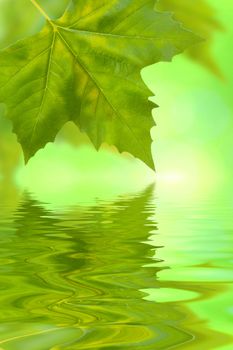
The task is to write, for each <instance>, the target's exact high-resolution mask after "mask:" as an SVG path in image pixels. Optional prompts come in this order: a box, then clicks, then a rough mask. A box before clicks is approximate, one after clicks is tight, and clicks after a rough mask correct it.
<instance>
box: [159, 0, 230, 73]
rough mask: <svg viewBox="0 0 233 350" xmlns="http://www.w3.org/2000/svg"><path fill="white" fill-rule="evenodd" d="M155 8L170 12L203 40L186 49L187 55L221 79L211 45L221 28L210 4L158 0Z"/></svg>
mask: <svg viewBox="0 0 233 350" xmlns="http://www.w3.org/2000/svg"><path fill="white" fill-rule="evenodd" d="M157 8H158V9H160V10H163V11H171V12H172V13H173V14H174V18H175V19H176V20H177V21H180V22H181V23H183V25H184V26H185V27H186V28H188V29H190V30H191V31H192V32H194V33H196V34H197V35H199V36H200V37H202V38H204V39H205V41H203V42H201V43H199V44H198V45H195V46H193V47H191V48H190V49H188V51H187V54H188V55H189V56H190V57H191V58H193V59H195V60H197V61H198V62H199V63H201V64H203V65H204V66H206V67H207V68H208V69H210V70H211V71H212V72H213V73H214V74H216V75H218V76H220V77H221V76H222V73H221V71H220V69H219V67H218V65H217V64H216V62H215V60H214V58H213V57H212V53H211V44H212V39H213V36H214V34H215V32H217V31H219V30H222V29H223V27H222V25H221V23H220V22H219V21H218V19H217V18H216V17H217V16H216V14H215V11H214V9H213V8H212V7H211V6H210V4H209V3H208V2H207V1H206V0H198V1H193V0H159V1H158V4H157Z"/></svg>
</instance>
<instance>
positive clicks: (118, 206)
mask: <svg viewBox="0 0 233 350" xmlns="http://www.w3.org/2000/svg"><path fill="white" fill-rule="evenodd" d="M153 191H154V190H153V187H148V188H147V189H145V190H144V191H143V192H141V193H139V194H137V195H134V196H133V195H131V196H125V197H123V196H122V197H120V198H118V199H117V200H116V201H115V202H101V201H97V202H96V205H92V206H89V207H88V206H81V205H77V206H72V207H70V208H61V209H60V210H59V211H52V210H49V209H48V207H47V206H46V205H44V204H43V203H40V202H38V201H37V200H36V199H35V198H34V197H33V195H31V194H30V195H29V194H27V193H24V194H22V195H21V196H20V197H19V199H17V205H15V206H13V205H12V210H11V205H10V204H9V203H8V204H7V206H4V210H2V211H1V214H0V223H1V228H0V281H1V284H0V305H1V314H0V349H4V350H18V349H19V350H21V349H30V350H49V349H51V350H58V349H67V350H76V349H77V350H78V349H108V350H111V349H114V350H115V349H122V350H123V349H126V350H133V349H135V350H155V349H171V348H181V349H192V348H193V349H204V348H205V349H212V348H211V347H208V346H211V345H209V339H218V340H215V343H218V344H219V345H226V344H229V343H230V341H231V339H230V335H229V334H227V332H226V333H224V332H222V330H218V329H216V328H211V326H210V325H209V324H208V322H206V321H205V322H204V321H203V319H202V318H201V317H199V316H198V312H197V310H195V307H193V308H192V307H189V302H190V300H191V301H193V300H203V299H204V300H206V299H207V300H211V298H212V299H213V298H214V297H215V295H221V293H224V291H225V289H226V288H227V283H228V282H230V278H228V280H227V281H226V280H225V279H224V281H223V282H224V283H222V284H219V283H218V284H217V283H215V284H214V281H206V279H205V278H204V279H203V280H201V281H196V280H192V278H191V281H190V280H189V279H185V278H182V276H183V275H182V274H181V275H179V276H181V277H179V276H178V272H179V269H181V270H182V269H183V270H184V271H186V270H187V271H189V270H188V267H187V261H185V263H184V262H181V263H180V266H176V265H175V264H174V273H173V277H174V278H172V277H171V276H172V273H170V275H169V271H171V269H172V266H169V265H168V263H169V259H168V261H166V259H165V261H164V257H163V254H164V256H166V247H164V248H162V246H163V245H164V244H163V242H161V241H163V235H162V233H160V230H159V226H160V224H157V222H156V204H155V203H156V200H155V199H154V193H153ZM162 220H164V222H165V221H166V220H169V216H167V218H163V217H162ZM170 220H171V221H172V220H173V217H172V219H171V218H170ZM161 227H162V223H161ZM168 231H169V230H168ZM168 231H167V232H168ZM174 237H176V233H174ZM166 239H167V237H166V235H164V241H166ZM199 239H200V237H199ZM202 239H204V237H203V238H202ZM219 243H220V244H221V239H220V238H219ZM167 244H169V243H168V242H167ZM181 246H182V245H181ZM172 249H175V246H174V245H173V246H170V250H172ZM180 249H182V248H180ZM196 253H197V252H195V254H196ZM228 253H229V252H228ZM228 253H227V252H222V254H223V255H224V254H228ZM227 256H228V257H229V254H228V255H227ZM225 257H226V256H225V255H224V259H225ZM219 258H220V255H219ZM229 258H230V257H229ZM221 261H223V260H221ZM224 261H225V260H224ZM171 263H172V261H171ZM190 266H193V270H194V268H196V269H199V270H198V271H199V272H200V271H201V270H200V266H196V265H195V264H194V265H193V264H192V262H191V265H190ZM189 269H190V270H191V272H189V276H191V275H192V267H191V268H190V267H189ZM221 269H222V271H223V270H225V269H224V268H223V266H222V267H220V270H221ZM183 274H184V272H183ZM228 277H229V276H228ZM178 296H179V297H178ZM200 325H201V327H200Z"/></svg>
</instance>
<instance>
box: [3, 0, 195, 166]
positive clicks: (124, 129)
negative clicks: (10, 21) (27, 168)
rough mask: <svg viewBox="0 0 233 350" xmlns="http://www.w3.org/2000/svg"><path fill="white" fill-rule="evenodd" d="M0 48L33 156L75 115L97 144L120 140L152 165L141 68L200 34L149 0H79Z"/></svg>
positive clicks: (8, 98)
mask: <svg viewBox="0 0 233 350" xmlns="http://www.w3.org/2000/svg"><path fill="white" fill-rule="evenodd" d="M32 3H33V4H34V5H35V7H36V8H37V9H38V10H39V11H40V12H41V13H42V14H43V16H44V17H45V18H46V21H47V24H46V26H45V27H44V29H43V30H42V31H41V32H40V33H38V34H36V35H34V36H32V37H30V38H26V39H24V40H22V41H19V42H17V43H16V44H15V45H13V46H11V47H9V48H7V49H5V50H3V51H1V54H0V96H1V102H4V103H5V104H6V105H7V109H8V117H9V118H10V119H11V120H12V122H13V131H14V132H15V133H16V134H17V137H18V141H19V142H20V144H21V145H22V148H23V151H24V155H25V160H26V161H28V160H29V159H30V158H31V157H32V156H33V155H34V154H35V153H36V152H37V151H38V150H39V149H41V148H43V147H44V146H45V145H46V143H47V142H51V141H53V140H54V139H55V137H56V135H57V133H58V131H59V130H60V129H61V128H62V126H63V125H64V124H65V123H66V122H68V121H73V122H74V123H75V124H76V125H77V126H78V127H79V128H80V130H81V131H83V132H85V133H87V135H88V136H89V138H90V140H91V141H92V142H93V144H94V145H95V147H96V148H97V149H98V148H99V147H100V145H101V144H102V143H103V142H107V143H108V144H112V145H115V146H116V147H117V148H118V150H119V151H120V152H123V151H126V152H129V153H131V154H133V155H134V156H135V157H137V158H139V159H141V160H143V161H144V162H145V163H146V164H147V165H149V166H150V167H152V168H153V167H154V164H153V160H152V156H151V150H150V147H151V137H150V129H151V127H152V126H153V125H154V121H153V118H152V115H151V109H152V107H153V104H152V102H150V101H149V100H148V97H149V96H150V95H151V92H150V91H149V89H148V88H147V87H146V85H145V84H144V83H143V81H142V78H141V76H140V71H141V69H142V68H143V67H145V66H147V65H150V64H153V63H156V62H159V61H167V60H171V58H172V57H173V56H174V55H175V54H178V53H180V52H182V51H183V50H184V49H185V48H186V47H188V46H189V45H190V44H193V43H196V42H198V41H199V38H198V37H196V36H195V35H194V34H192V33H191V32H189V31H187V30H185V29H183V28H182V27H181V26H180V24H179V23H177V22H175V21H174V20H173V19H172V18H171V16H170V15H169V14H166V13H160V12H156V11H155V9H154V5H155V2H154V0H153V1H148V0H134V1H133V2H132V1H131V0H130V1H129V0H112V1H109V0H108V1H104V0H103V1H102V2H101V3H99V2H98V4H97V2H96V1H93V0H89V1H88V2H87V1H86V0H85V1H84V0H79V1H73V2H72V6H71V7H70V8H69V9H68V11H66V13H65V14H64V16H63V17H62V18H61V19H60V20H58V21H52V20H51V19H50V18H49V17H48V15H47V14H46V13H45V12H44V10H43V9H42V8H41V7H40V6H39V4H38V3H37V2H36V1H35V0H32Z"/></svg>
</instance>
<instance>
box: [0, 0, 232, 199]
mask: <svg viewBox="0 0 233 350" xmlns="http://www.w3.org/2000/svg"><path fill="white" fill-rule="evenodd" d="M166 2H167V3H169V1H166V0H164V3H166ZM40 3H41V4H42V5H43V6H44V7H45V8H46V11H48V13H49V14H50V15H51V16H52V17H55V18H56V17H58V16H59V15H60V14H61V13H62V12H63V11H64V9H65V7H66V6H67V4H68V1H67V0H62V1H59V2H57V1H50V2H48V1H46V0H43V1H40ZM209 4H210V5H211V7H212V13H211V16H212V15H214V18H215V22H216V23H218V25H216V27H218V26H219V28H224V29H223V30H219V31H217V30H216V31H215V32H213V40H212V44H211V46H210V45H209V47H208V50H209V51H210V56H211V60H212V62H214V63H213V64H214V66H215V67H217V68H216V69H214V68H213V65H212V66H211V64H209V69H208V68H206V65H207V66H208V62H204V65H201V64H200V62H198V61H195V60H192V59H190V55H189V56H188V55H186V54H182V55H179V56H177V57H175V58H174V60H173V62H172V63H170V62H169V63H159V64H156V65H153V66H150V67H147V68H145V69H144V70H143V72H142V76H143V79H144V81H145V82H146V83H147V84H148V86H149V87H150V89H151V90H152V91H153V93H154V94H155V97H153V99H154V101H155V102H156V103H157V104H158V105H159V106H160V108H157V109H156V110H154V112H153V114H154V119H155V121H156V124H157V126H156V127H155V128H154V129H153V130H152V137H153V140H154V142H153V145H152V150H153V156H154V160H155V165H156V177H157V180H158V183H159V184H160V185H161V188H163V189H165V191H166V189H167V188H168V187H170V185H172V186H173V188H174V190H177V191H180V188H182V193H184V192H186V191H187V192H188V194H189V195H190V194H191V195H193V194H194V195H197V194H198V193H199V194H203V193H204V194H205V195H207V193H208V194H209V195H210V194H211V193H213V192H214V193H215V192H216V190H218V191H219V190H220V192H221V188H222V186H225V185H226V184H230V183H231V176H232V165H233V164H232V162H233V159H232V143H233V140H232V130H233V118H232V113H233V99H232V93H233V70H232V61H233V49H232V37H233V21H232V11H233V2H232V1H231V0H222V1H221V2H219V1H217V0H211V1H209ZM25 8H27V11H26V13H25ZM199 16H200V18H201V16H202V17H204V16H203V14H202V13H201V14H199ZM190 18H191V19H190ZM207 19H208V16H207ZM189 20H190V21H192V16H189V17H188V18H186V21H189ZM201 20H202V22H201V24H202V27H203V28H204V29H203V31H206V32H208V28H209V27H208V24H206V28H205V25H203V23H205V20H206V19H205V18H201ZM208 20H209V22H211V20H212V17H210V18H209V19H208ZM203 21H204V22H203ZM207 22H208V21H207ZM207 22H206V23H207ZM212 22H213V21H212ZM215 22H213V23H214V26H215V24H216V23H215ZM43 23H44V20H43V18H42V17H41V16H40V15H39V14H38V12H37V11H36V10H35V8H34V7H33V6H32V5H31V4H30V2H29V1H26V0H21V1H14V0H0V47H1V48H4V47H6V46H7V45H10V44H11V43H13V42H15V41H16V40H18V39H20V38H22V37H24V36H25V35H30V34H33V33H34V32H36V31H38V30H39V29H40V28H41V27H42V26H43ZM192 23H193V24H192V25H193V26H194V27H195V26H197V27H198V21H197V23H195V22H194V21H193V22H192ZM213 23H212V24H213ZM199 26H200V25H199ZM16 28H17V30H16ZM214 70H215V72H216V71H217V73H218V74H214V73H213V71H214ZM122 169H124V172H123V174H122ZM58 173H59V177H58V176H57V174H58ZM0 174H1V178H2V179H3V178H5V179H7V180H8V181H9V179H13V180H14V181H16V182H17V183H18V184H20V185H21V186H27V187H29V188H30V189H32V190H33V191H34V190H36V191H37V192H41V191H42V192H45V193H46V194H48V192H52V194H51V195H53V193H56V192H57V188H61V186H63V187H64V188H65V193H64V196H65V195H67V193H68V188H72V187H73V186H74V184H75V185H77V182H79V183H82V180H84V181H85V180H86V177H87V174H88V177H89V178H90V180H91V183H92V184H93V188H92V189H91V190H90V192H92V193H93V191H94V188H96V186H95V184H94V183H95V182H96V183H97V184H98V181H99V179H100V178H101V179H102V180H103V179H104V183H105V184H106V183H109V184H111V183H112V182H114V181H116V182H117V184H118V185H116V186H119V188H120V190H121V189H122V191H124V190H128V191H129V189H130V187H134V186H136V187H137V186H138V184H139V183H141V182H143V183H144V182H147V181H151V180H152V181H153V180H154V178H155V175H154V173H153V172H151V171H150V170H149V169H148V168H147V167H146V166H144V164H142V163H141V162H140V161H138V160H134V159H133V157H130V156H127V155H123V156H122V155H119V154H118V153H117V151H116V150H115V149H114V148H112V147H108V146H107V145H103V147H102V150H101V151H100V152H99V153H97V152H96V151H95V150H94V149H93V147H92V146H91V145H90V143H89V141H88V139H87V137H85V136H84V135H81V134H80V133H79V131H78V129H77V128H76V127H75V126H74V125H72V124H71V123H70V124H68V125H66V126H65V127H64V128H63V129H62V130H61V132H60V133H59V135H58V137H57V140H56V142H55V144H48V145H47V146H46V147H45V149H43V150H41V151H39V152H38V153H37V155H36V156H35V157H34V158H33V159H31V160H30V162H29V163H28V165H27V166H26V167H25V166H24V164H23V157H22V151H21V147H20V146H19V144H18V143H17V141H16V137H15V135H14V134H12V133H11V123H10V121H8V120H7V119H6V118H5V109H4V106H3V105H0ZM54 176H55V177H56V181H51V179H54ZM168 184H169V186H168ZM81 187H82V185H81ZM110 187H111V186H110ZM98 189H99V186H97V189H96V191H97V193H96V195H98ZM79 191H80V186H79ZM109 191H110V190H109V189H108V190H107V191H106V194H107V193H109ZM113 192H114V193H115V192H117V190H116V189H114V190H113ZM227 193H229V192H227ZM102 195H103V193H102Z"/></svg>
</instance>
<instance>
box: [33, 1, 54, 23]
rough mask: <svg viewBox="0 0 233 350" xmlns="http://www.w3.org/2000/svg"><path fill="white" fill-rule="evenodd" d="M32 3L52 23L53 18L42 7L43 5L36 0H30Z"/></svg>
mask: <svg viewBox="0 0 233 350" xmlns="http://www.w3.org/2000/svg"><path fill="white" fill-rule="evenodd" d="M30 1H31V3H32V4H33V5H34V6H35V7H36V8H37V10H38V11H39V12H40V13H41V14H42V16H43V17H44V18H45V19H46V20H47V21H48V22H50V23H51V24H52V20H51V18H50V17H49V15H47V13H46V12H45V11H44V10H43V9H42V7H41V6H40V5H39V4H38V2H37V1H36V0H30Z"/></svg>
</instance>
